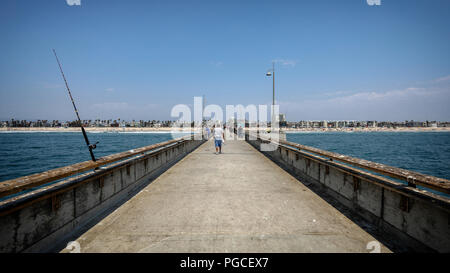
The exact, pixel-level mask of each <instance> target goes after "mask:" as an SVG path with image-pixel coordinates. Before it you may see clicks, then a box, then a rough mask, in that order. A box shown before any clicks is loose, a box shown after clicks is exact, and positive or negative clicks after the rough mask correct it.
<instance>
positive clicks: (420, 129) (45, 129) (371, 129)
mask: <svg viewBox="0 0 450 273" xmlns="http://www.w3.org/2000/svg"><path fill="white" fill-rule="evenodd" d="M252 129H253V128H252ZM85 130H86V131H87V132H94V133H108V132H111V133H114V132H117V133H119V132H127V133H133V132H136V133H137V132H171V131H186V132H187V131H190V128H189V127H188V128H172V127H159V128H153V127H122V128H120V127H119V128H118V127H85ZM282 130H283V131H285V132H287V133H296V132H298V133H319V132H450V127H397V128H392V127H391V128H387V127H367V128H337V129H336V128H282ZM79 131H80V128H79V127H1V128H0V132H79Z"/></svg>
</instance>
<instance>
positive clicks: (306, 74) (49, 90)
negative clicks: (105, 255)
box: [0, 0, 450, 121]
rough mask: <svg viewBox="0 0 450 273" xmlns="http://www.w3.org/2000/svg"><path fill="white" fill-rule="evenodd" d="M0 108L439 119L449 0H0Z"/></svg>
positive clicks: (448, 80)
mask: <svg viewBox="0 0 450 273" xmlns="http://www.w3.org/2000/svg"><path fill="white" fill-rule="evenodd" d="M0 35H1V36H0V37H2V38H1V43H0V58H1V65H0V119H2V120H5V119H10V118H15V119H60V120H67V119H70V120H72V119H74V118H75V115H74V113H73V110H72V108H71V104H70V101H69V98H68V95H67V93H66V91H65V87H64V85H63V80H62V78H61V75H60V73H59V70H58V67H57V64H56V62H55V59H54V56H53V55H52V54H53V53H52V51H51V49H52V48H55V49H56V51H57V53H58V55H59V58H60V60H61V62H62V65H63V69H64V72H65V74H66V76H67V78H68V81H69V85H70V87H71V89H72V92H73V95H74V98H75V100H76V103H77V104H78V108H79V110H80V114H81V117H82V119H96V118H101V119H109V118H112V119H116V118H119V117H120V118H122V119H128V120H131V119H137V120H139V119H145V120H148V119H170V109H171V108H172V107H173V106H174V105H176V104H179V103H184V104H191V105H192V104H193V97H194V96H201V95H205V96H206V100H207V103H208V104H210V103H214V104H219V105H225V104H243V105H247V104H256V105H258V104H270V103H271V99H272V97H271V96H272V82H271V79H270V78H267V77H265V72H266V71H267V70H268V69H269V68H270V67H271V62H272V61H273V60H276V61H277V64H276V69H277V74H276V76H277V78H276V80H277V82H276V83H277V96H276V99H277V102H278V103H279V104H280V110H281V112H283V113H286V115H287V119H288V120H290V121H294V120H302V119H308V120H319V119H321V120H322V119H327V120H342V119H360V120H373V119H376V120H405V119H408V120H409V119H415V120H426V119H428V120H450V107H449V103H450V1H448V0H382V1H381V6H369V5H368V4H367V3H366V0H343V1H336V0H328V1H327V0H308V1H300V0H296V1H282V0H279V1H273V0H271V1H264V0H255V1H252V0H240V1H218V0H217V1H216V0H208V1H206V0H205V1H195V0H190V1H186V0H183V1H170V0H164V1H163V0H160V1H156V0H153V1H151V0H149V1H125V0H116V1H114V0H95V1H94V0H81V5H80V6H75V5H74V6H69V5H68V4H67V3H66V0H48V1H44V0H39V1H25V0H23V1H11V0H3V1H2V4H1V9H0Z"/></svg>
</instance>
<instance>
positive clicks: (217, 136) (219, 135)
mask: <svg viewBox="0 0 450 273" xmlns="http://www.w3.org/2000/svg"><path fill="white" fill-rule="evenodd" d="M213 136H214V145H215V146H216V154H218V153H222V143H224V142H225V141H224V139H225V134H224V132H223V129H222V128H221V126H220V124H217V125H214V131H213Z"/></svg>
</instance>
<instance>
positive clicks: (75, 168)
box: [0, 136, 193, 198]
mask: <svg viewBox="0 0 450 273" xmlns="http://www.w3.org/2000/svg"><path fill="white" fill-rule="evenodd" d="M191 138H193V136H185V137H180V138H176V139H173V140H169V141H165V142H161V143H157V144H153V145H149V146H145V147H141V148H137V149H133V150H128V151H125V152H121V153H117V154H112V155H108V156H104V157H101V158H99V159H98V160H97V161H95V162H94V161H92V160H89V161H84V162H80V163H76V164H73V165H69V166H65V167H61V168H56V169H52V170H48V171H44V172H41V173H36V174H32V175H28V176H23V177H19V178H15V179H11V180H6V181H2V182H0V198H2V197H5V196H9V195H12V194H16V193H19V192H22V191H26V190H29V189H32V188H35V187H38V186H41V185H44V184H47V183H51V182H54V181H57V180H59V179H62V178H66V177H70V176H73V175H76V174H80V173H83V172H86V171H89V170H95V169H98V168H99V167H102V166H105V165H108V164H111V163H114V162H118V161H120V160H124V159H127V158H130V157H133V156H137V155H143V154H145V153H146V152H149V151H153V150H155V149H158V148H161V147H165V146H168V145H171V144H176V143H180V142H183V141H185V140H186V139H191Z"/></svg>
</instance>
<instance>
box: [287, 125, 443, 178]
mask: <svg viewBox="0 0 450 273" xmlns="http://www.w3.org/2000/svg"><path fill="white" fill-rule="evenodd" d="M286 140H287V141H291V142H295V143H299V144H303V145H307V146H311V147H315V148H319V149H322V150H327V151H330V152H335V153H339V154H344V155H349V156H353V157H358V158H362V159H366V160H370V161H374V162H378V163H383V164H386V165H390V166H394V167H398V168H402V169H407V170H412V171H416V172H419V173H423V174H428V175H432V176H436V177H441V178H445V179H450V132H352V133H347V132H324V133H287V134H286Z"/></svg>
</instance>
